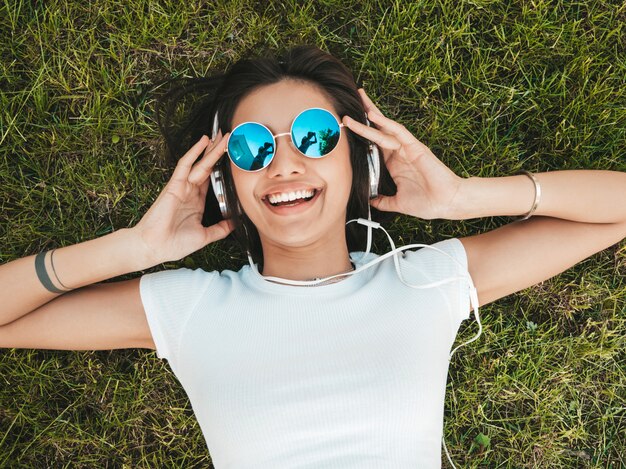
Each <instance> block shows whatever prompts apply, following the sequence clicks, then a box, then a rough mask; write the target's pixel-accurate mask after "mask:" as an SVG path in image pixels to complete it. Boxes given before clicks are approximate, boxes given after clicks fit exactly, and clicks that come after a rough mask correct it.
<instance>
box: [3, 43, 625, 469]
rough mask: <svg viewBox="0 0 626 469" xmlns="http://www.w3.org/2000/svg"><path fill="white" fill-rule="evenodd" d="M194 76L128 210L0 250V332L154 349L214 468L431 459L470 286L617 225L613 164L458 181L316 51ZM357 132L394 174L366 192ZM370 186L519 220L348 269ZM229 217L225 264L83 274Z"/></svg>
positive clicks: (504, 291) (172, 248) (383, 201)
mask: <svg viewBox="0 0 626 469" xmlns="http://www.w3.org/2000/svg"><path fill="white" fill-rule="evenodd" d="M202 87H204V88H205V89H213V90H214V92H213V93H212V95H211V99H209V100H208V101H207V102H205V103H203V104H202V106H200V109H201V111H200V112H199V113H197V114H195V115H194V116H192V117H191V118H190V119H189V122H190V124H189V125H188V126H187V127H185V128H184V129H183V130H182V131H181V132H180V133H179V134H177V135H173V134H172V133H171V132H170V130H169V127H168V125H163V126H162V128H163V130H164V133H165V137H166V139H167V141H168V144H169V149H170V151H171V152H172V154H173V155H175V156H177V157H180V155H181V154H182V152H180V151H179V148H178V147H177V146H178V145H179V144H180V142H183V141H185V139H193V141H195V142H196V143H195V144H194V145H193V146H192V147H191V149H188V151H186V153H185V154H184V155H183V156H182V157H180V159H179V161H178V163H177V165H176V168H175V170H174V173H173V175H172V177H171V179H170V181H169V182H168V184H167V185H166V186H165V188H164V189H163V191H162V192H161V194H160V195H159V197H158V198H157V199H156V201H155V202H154V204H153V205H152V207H150V209H149V210H148V211H147V213H146V214H145V215H144V217H143V218H142V219H141V221H140V222H139V223H138V224H137V225H136V226H134V227H132V228H127V229H120V230H118V231H116V232H114V233H111V234H108V235H106V236H102V237H100V238H98V239H93V240H90V241H86V242H83V243H80V244H76V245H74V246H69V247H64V248H61V249H57V250H55V251H52V252H46V253H41V254H39V255H37V256H34V255H33V256H28V257H25V258H22V259H18V260H15V261H13V262H9V263H7V264H5V265H3V266H1V267H0V284H1V285H2V290H3V298H2V312H1V317H0V324H1V327H0V346H2V347H23V348H45V349H62V350H104V349H117V348H131V347H142V348H150V349H155V350H156V351H157V355H158V356H159V357H160V358H165V359H167V360H168V362H169V364H170V365H171V368H172V370H173V371H174V373H175V374H176V376H177V377H178V379H179V380H180V382H181V383H182V385H183V387H184V388H185V390H186V392H187V394H188V396H189V399H190V401H191V404H192V406H193V409H194V412H195V414H196V416H197V418H198V422H199V424H200V426H201V428H202V431H203V434H204V436H205V437H206V441H207V444H208V447H209V450H210V453H211V456H212V460H213V462H214V464H215V466H216V467H217V468H218V469H219V468H250V467H255V468H272V469H276V468H300V467H301V468H304V467H333V468H342V469H346V468H359V469H364V468H374V467H375V468H380V467H393V468H411V469H413V468H417V467H419V468H434V467H440V466H441V438H442V433H443V432H442V428H443V409H444V392H445V387H446V376H447V370H448V363H449V360H448V358H449V355H450V351H451V346H452V344H453V342H454V340H455V336H456V333H457V330H458V329H459V326H460V324H461V322H462V321H463V320H464V319H468V318H469V317H470V312H471V311H472V310H475V307H476V306H477V304H476V301H475V300H476V298H475V299H474V301H472V299H471V296H472V294H473V293H475V292H476V293H477V301H478V304H480V305H481V306H484V305H486V304H488V303H491V302H492V301H495V300H497V299H499V298H502V297H505V296H507V295H510V294H512V293H514V292H517V291H519V290H522V289H525V288H527V287H530V286H531V285H535V284H537V283H539V282H542V281H544V280H546V279H549V278H550V277H553V276H555V275H557V274H559V273H560V272H563V271H565V270H566V269H568V268H570V267H572V266H574V265H575V264H576V263H578V262H580V261H582V260H583V259H585V258H587V257H589V256H591V255H593V254H594V253H597V252H598V251H601V250H603V249H606V248H607V247H609V246H611V245H613V244H615V243H617V242H619V241H620V240H622V239H623V238H624V237H625V236H626V204H624V203H616V202H617V201H624V200H626V174H623V173H620V172H614V171H553V172H547V173H539V174H534V175H530V174H520V175H515V176H507V177H499V178H479V177H470V178H461V177H459V176H457V175H456V174H455V173H454V172H453V171H451V170H450V169H449V168H447V167H446V166H445V165H444V164H443V163H442V162H441V161H440V160H438V159H437V157H436V156H435V155H434V154H433V153H432V152H431V151H430V150H429V149H428V148H427V147H426V146H425V145H424V144H423V143H421V142H420V141H419V140H417V139H416V138H415V136H413V135H412V134H411V133H410V132H409V131H407V129H406V128H405V127H403V126H402V125H400V124H399V123H397V122H395V121H394V120H392V119H390V118H389V117H385V116H384V115H383V114H382V113H381V112H380V111H379V110H378V108H377V107H376V106H375V105H374V104H373V103H372V101H371V100H370V99H369V98H368V96H367V95H366V93H365V92H364V91H363V90H362V89H357V86H356V84H355V82H354V79H353V77H352V75H351V73H350V72H349V71H348V70H347V69H346V68H345V67H344V66H343V65H342V64H341V63H340V62H339V61H338V60H337V59H335V58H334V57H332V56H330V55H328V54H326V53H324V52H322V51H320V50H319V49H316V48H309V47H302V48H296V49H292V50H290V51H288V52H287V53H286V55H284V57H283V58H282V59H281V60H275V59H273V58H257V59H254V60H246V61H241V62H239V63H237V64H235V65H234V66H233V67H232V68H231V69H230V70H229V71H228V72H227V73H226V74H225V75H223V76H219V77H215V78H212V79H199V80H198V81H197V83H196V88H202ZM191 88H193V87H191ZM191 88H189V87H187V88H185V89H183V88H181V89H179V90H178V98H180V97H182V96H183V95H184V94H185V92H186V89H191ZM196 91H197V89H196ZM178 98H177V99H178ZM366 114H367V119H368V120H369V121H370V123H371V124H372V125H371V126H369V125H367V124H368V123H367V121H366V119H365V115H366ZM216 116H217V118H216ZM214 121H215V124H216V127H214V126H213V124H214ZM166 124H167V122H166ZM242 124H245V125H242ZM259 124H261V125H259ZM214 128H215V129H219V133H217V134H216V135H215V138H214V139H213V140H210V139H209V136H210V135H212V131H213V129H214ZM369 142H373V143H375V144H376V145H377V146H378V148H379V149H380V154H381V155H382V157H381V160H382V161H381V163H384V166H385V167H383V168H382V169H383V171H382V174H383V180H384V175H385V174H388V175H390V176H391V178H392V179H393V183H395V187H396V189H391V190H390V189H389V188H386V189H385V188H382V187H381V193H384V192H385V191H387V192H386V194H387V195H378V196H377V197H372V198H370V197H371V196H375V195H376V193H377V191H378V185H379V184H378V183H375V184H371V183H372V181H373V182H376V181H377V177H378V175H377V172H376V168H375V156H376V151H375V147H374V146H369ZM214 169H215V170H219V171H220V172H221V174H217V173H215V174H214V177H215V181H214V184H212V183H211V180H212V178H211V173H212V171H213V170H214ZM386 171H388V173H386ZM218 182H219V183H222V184H223V186H224V187H223V189H224V193H223V194H220V195H219V197H220V199H222V200H221V202H222V203H223V205H222V206H221V209H222V210H223V211H224V213H227V215H228V218H226V219H221V218H222V215H221V214H220V212H219V205H218V203H217V202H216V200H215V197H216V196H215V194H214V191H215V189H216V187H215V186H216V184H217V183H218ZM388 182H391V181H390V180H389V181H388ZM391 187H393V185H392V186H391ZM394 192H395V193H394ZM207 202H208V203H207ZM368 204H371V206H372V207H374V208H375V209H376V210H374V212H375V214H380V213H382V212H396V213H402V214H406V215H411V216H414V217H418V218H422V219H427V220H431V219H435V218H442V219H450V220H466V219H470V218H477V217H490V216H520V217H521V218H525V219H524V220H518V221H515V222H513V223H510V224H508V225H506V226H503V227H501V228H498V229H495V230H493V231H490V232H487V233H483V234H479V235H475V236H468V237H462V238H451V239H446V240H442V241H440V242H437V243H435V244H434V245H433V247H435V248H438V250H437V249H426V248H424V249H411V250H408V251H404V252H403V253H401V254H399V255H397V256H396V257H395V258H394V257H391V258H386V259H384V260H383V261H382V262H379V263H376V264H374V265H372V266H371V267H370V268H367V269H361V267H363V266H365V265H366V264H367V263H369V262H372V261H374V260H375V259H378V258H379V256H378V255H376V254H373V253H369V252H367V251H368V250H367V249H366V246H367V245H368V241H367V230H368V228H367V224H366V225H363V224H362V223H366V222H363V220H367V219H368V214H369V209H368ZM357 218H360V219H363V220H361V223H350V224H348V225H346V222H347V221H349V220H352V219H357ZM207 220H214V222H213V223H210V226H206V227H205V226H203V221H204V222H205V223H204V224H208V223H206V221H207ZM218 220H219V221H218ZM231 232H233V236H234V237H236V239H237V240H239V241H240V242H241V244H242V246H243V248H244V249H245V250H247V251H248V252H249V254H250V260H251V264H250V265H246V266H244V267H242V268H241V270H239V271H238V272H233V271H229V270H225V271H222V272H217V271H213V272H206V271H204V270H202V269H195V270H190V269H185V268H183V269H178V270H169V271H162V272H157V273H151V274H146V275H143V276H141V277H140V278H135V279H132V280H126V281H118V282H112V283H98V282H102V281H103V280H106V279H110V278H112V277H116V276H119V275H122V274H126V273H129V272H135V271H140V270H143V269H148V268H150V267H153V266H155V265H158V264H161V263H164V262H168V261H175V260H179V259H182V258H183V257H185V256H187V255H189V254H191V253H193V252H195V251H197V250H199V249H202V248H203V247H204V246H206V245H207V244H209V243H212V242H215V241H217V240H220V239H223V238H225V237H226V236H228V235H229V234H230V233H231ZM358 251H364V252H358ZM53 254H54V257H53ZM396 263H397V265H396ZM468 273H469V276H468V275H467V274H468ZM270 277H271V278H270ZM329 277H332V278H329ZM315 279H318V280H315ZM311 280H313V282H303V284H301V285H293V284H291V283H292V282H293V281H311ZM430 284H435V285H430ZM411 285H413V286H414V287H411ZM420 285H421V286H427V285H430V286H429V287H425V288H415V286H420ZM474 288H475V290H474Z"/></svg>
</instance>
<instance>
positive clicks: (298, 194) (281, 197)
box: [267, 189, 315, 204]
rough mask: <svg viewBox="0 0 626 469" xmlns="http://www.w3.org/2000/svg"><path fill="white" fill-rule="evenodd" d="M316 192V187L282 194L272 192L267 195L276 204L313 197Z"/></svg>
mask: <svg viewBox="0 0 626 469" xmlns="http://www.w3.org/2000/svg"><path fill="white" fill-rule="evenodd" d="M314 194H315V190H314V189H306V190H299V191H295V192H294V191H291V192H282V193H280V194H270V195H268V196H267V200H269V201H270V203H272V204H276V203H278V202H291V201H292V200H296V199H307V198H309V197H313V195H314Z"/></svg>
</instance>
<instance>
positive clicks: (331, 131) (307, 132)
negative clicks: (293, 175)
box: [291, 109, 341, 158]
mask: <svg viewBox="0 0 626 469" xmlns="http://www.w3.org/2000/svg"><path fill="white" fill-rule="evenodd" d="M340 130H341V129H340V127H339V123H338V122H337V120H336V119H335V116H333V115H332V114H331V113H330V112H328V111H326V110H324V109H308V110H306V111H304V112H303V113H302V114H300V115H299V116H298V117H297V118H296V120H295V121H294V122H293V126H292V127H291V138H292V139H293V144H294V145H295V146H296V147H297V148H298V150H300V152H301V153H302V154H303V155H305V156H308V157H310V158H321V157H322V156H325V155H327V154H328V153H330V152H331V151H333V150H334V149H335V147H336V146H337V142H339V132H340Z"/></svg>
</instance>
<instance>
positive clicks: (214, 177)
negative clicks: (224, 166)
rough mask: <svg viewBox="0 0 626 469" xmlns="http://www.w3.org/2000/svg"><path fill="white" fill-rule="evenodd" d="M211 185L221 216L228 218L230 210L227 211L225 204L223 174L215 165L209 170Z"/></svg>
mask: <svg viewBox="0 0 626 469" xmlns="http://www.w3.org/2000/svg"><path fill="white" fill-rule="evenodd" d="M211 187H212V188H213V193H214V194H215V198H216V199H217V203H218V205H219V207H220V212H222V217H224V218H225V219H226V218H230V212H229V211H228V206H227V205H226V188H225V186H224V175H223V174H222V170H221V169H218V168H217V167H213V171H211Z"/></svg>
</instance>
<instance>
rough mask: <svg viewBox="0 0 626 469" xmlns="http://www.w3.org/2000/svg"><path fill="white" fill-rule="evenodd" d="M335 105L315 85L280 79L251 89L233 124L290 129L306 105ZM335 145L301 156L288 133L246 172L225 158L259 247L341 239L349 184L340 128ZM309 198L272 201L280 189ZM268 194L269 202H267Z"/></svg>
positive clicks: (345, 146) (347, 151) (276, 131)
mask: <svg viewBox="0 0 626 469" xmlns="http://www.w3.org/2000/svg"><path fill="white" fill-rule="evenodd" d="M312 107H318V108H323V109H327V110H329V111H330V112H331V113H332V114H333V115H334V116H335V117H336V118H337V120H338V121H339V122H341V116H338V115H337V112H336V110H335V107H334V106H333V105H332V103H331V101H330V100H329V99H328V98H327V97H326V95H325V94H324V93H323V92H322V91H321V89H320V88H318V87H317V86H316V85H314V84H311V83H308V82H304V81H297V80H293V79H285V80H282V81H280V82H278V83H275V84H272V85H266V86H263V87H261V88H258V89H256V90H255V91H253V92H252V93H251V94H249V95H248V96H246V97H245V98H244V99H242V100H241V102H240V103H239V105H238V106H237V109H236V111H235V114H234V115H233V121H232V128H235V127H236V126H237V125H239V124H241V123H243V122H248V121H253V122H259V123H261V124H263V125H265V126H266V127H267V128H269V129H270V131H271V132H272V133H273V134H279V133H283V132H289V131H290V128H291V123H292V122H293V120H294V118H295V117H296V116H297V115H298V114H299V113H300V112H302V111H304V110H305V109H308V108H312ZM341 134H342V135H341V137H340V139H339V143H338V145H337V147H336V148H335V149H334V150H333V151H332V152H331V153H329V154H328V155H326V156H324V157H323V158H319V159H313V158H308V157H306V156H304V155H302V154H301V153H300V152H298V150H297V149H296V147H295V146H294V144H293V142H292V141H291V137H290V135H285V136H281V137H277V138H276V148H275V154H274V158H273V159H272V161H271V163H270V164H269V165H268V166H267V167H265V168H263V169H262V170H260V171H256V172H246V171H243V170H241V169H239V168H238V167H236V166H235V165H234V164H233V163H232V162H230V166H231V170H232V175H233V180H234V183H235V189H236V192H237V196H238V198H239V202H240V204H241V207H242V208H243V210H244V212H245V213H246V214H247V215H248V217H249V218H250V220H251V221H252V223H254V225H255V226H256V228H257V230H258V232H259V236H260V238H261V242H262V243H263V249H264V251H265V250H266V249H267V248H268V247H269V246H270V245H271V246H282V247H305V246H312V245H315V244H318V243H319V242H331V243H332V242H338V241H342V242H343V243H345V220H346V210H347V209H346V207H347V204H348V198H349V196H350V189H351V184H352V169H351V166H350V148H349V143H348V138H347V135H346V130H345V128H341ZM290 192H294V193H296V195H298V196H300V197H301V196H310V195H311V194H314V195H313V197H312V198H311V199H310V200H306V199H300V198H299V199H296V200H295V201H293V202H290V203H287V204H286V203H285V202H283V203H282V204H281V203H279V204H276V203H275V202H276V200H280V198H278V196H279V195H281V194H289V193H290ZM270 199H271V200H272V201H273V202H274V204H272V202H270Z"/></svg>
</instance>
